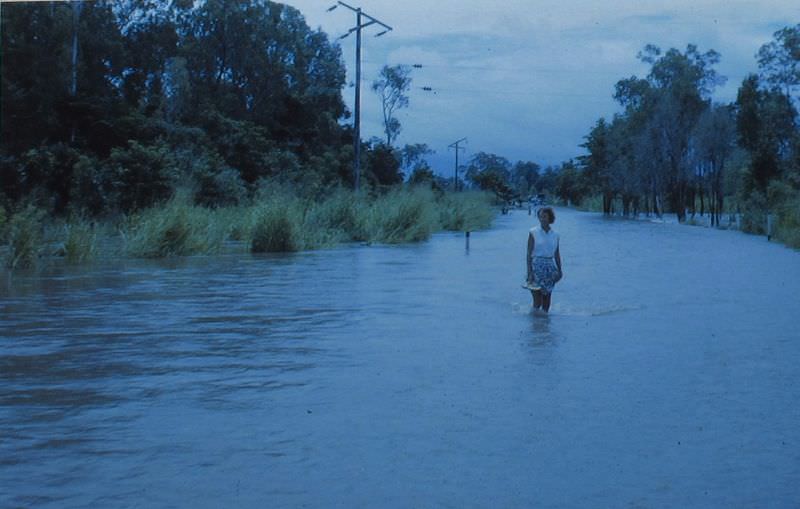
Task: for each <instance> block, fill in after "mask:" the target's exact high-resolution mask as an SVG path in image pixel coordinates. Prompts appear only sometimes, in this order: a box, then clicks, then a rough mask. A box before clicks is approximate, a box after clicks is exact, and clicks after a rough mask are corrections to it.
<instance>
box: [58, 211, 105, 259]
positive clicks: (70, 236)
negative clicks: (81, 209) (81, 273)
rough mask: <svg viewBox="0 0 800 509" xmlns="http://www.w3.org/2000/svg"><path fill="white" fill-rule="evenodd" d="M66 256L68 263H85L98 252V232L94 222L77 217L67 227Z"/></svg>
mask: <svg viewBox="0 0 800 509" xmlns="http://www.w3.org/2000/svg"><path fill="white" fill-rule="evenodd" d="M64 228H65V230H66V239H65V240H64V257H65V258H66V260H67V262H68V263H85V262H88V261H91V260H93V259H94V257H95V256H96V254H97V233H96V232H95V228H94V226H93V225H92V224H90V223H88V222H87V221H86V220H83V219H76V220H74V221H73V222H70V223H68V224H67V225H66V226H65V227H64Z"/></svg>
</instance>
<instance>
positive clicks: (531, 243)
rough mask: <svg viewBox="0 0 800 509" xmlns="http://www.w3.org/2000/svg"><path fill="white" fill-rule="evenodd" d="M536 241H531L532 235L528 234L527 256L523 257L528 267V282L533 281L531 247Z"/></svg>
mask: <svg viewBox="0 0 800 509" xmlns="http://www.w3.org/2000/svg"><path fill="white" fill-rule="evenodd" d="M535 242H536V241H534V240H533V234H531V233H530V232H529V233H528V254H527V256H526V257H525V260H526V265H527V267H528V281H533V247H534V244H535Z"/></svg>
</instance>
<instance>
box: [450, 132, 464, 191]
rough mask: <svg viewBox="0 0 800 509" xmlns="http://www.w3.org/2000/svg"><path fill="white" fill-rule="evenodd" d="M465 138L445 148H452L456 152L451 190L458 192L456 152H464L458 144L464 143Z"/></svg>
mask: <svg viewBox="0 0 800 509" xmlns="http://www.w3.org/2000/svg"><path fill="white" fill-rule="evenodd" d="M466 141H467V139H466V138H461V139H460V140H457V141H454V142H453V143H451V144H450V145H448V146H447V148H454V149H455V150H456V167H455V171H454V172H453V190H454V191H458V151H459V150H466V149H465V148H464V147H460V146H459V144H461V143H466Z"/></svg>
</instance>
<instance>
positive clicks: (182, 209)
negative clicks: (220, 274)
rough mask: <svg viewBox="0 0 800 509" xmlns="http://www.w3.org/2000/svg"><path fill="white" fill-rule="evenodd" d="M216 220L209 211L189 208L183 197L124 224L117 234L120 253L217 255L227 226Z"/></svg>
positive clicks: (146, 256) (138, 255)
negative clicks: (119, 240) (121, 250)
mask: <svg viewBox="0 0 800 509" xmlns="http://www.w3.org/2000/svg"><path fill="white" fill-rule="evenodd" d="M216 216H217V214H216V213H215V211H214V210H213V209H207V208H204V207H199V206H196V205H191V204H190V203H189V201H188V200H187V199H186V198H185V197H184V196H177V197H175V198H173V199H172V200H170V201H169V202H168V203H167V204H166V205H163V206H157V207H153V208H150V209H147V210H145V211H143V212H142V213H141V214H139V215H137V216H134V217H132V218H130V219H129V220H128V221H127V224H126V225H125V226H123V228H122V230H121V233H122V235H123V239H124V243H125V248H124V251H125V253H126V254H128V255H129V256H134V257H142V258H163V257H167V256H185V255H195V254H209V253H215V252H219V251H220V249H221V248H222V243H223V241H224V240H225V237H226V235H227V234H228V231H229V226H228V225H226V224H223V223H221V222H220V221H218V220H217V219H218V218H217V217H216Z"/></svg>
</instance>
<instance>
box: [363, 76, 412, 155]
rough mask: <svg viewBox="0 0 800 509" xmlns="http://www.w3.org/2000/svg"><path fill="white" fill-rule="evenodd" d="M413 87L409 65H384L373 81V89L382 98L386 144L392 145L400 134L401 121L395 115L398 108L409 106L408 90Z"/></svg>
mask: <svg viewBox="0 0 800 509" xmlns="http://www.w3.org/2000/svg"><path fill="white" fill-rule="evenodd" d="M410 88H411V68H410V67H409V66H407V65H395V66H388V65H384V66H383V68H382V69H381V73H380V75H379V76H378V78H377V79H376V80H375V81H374V82H373V83H372V90H373V91H374V92H375V93H377V94H378V96H379V97H380V99H381V111H382V112H383V132H384V133H385V134H386V144H387V145H390V146H391V145H392V142H394V141H395V140H396V139H397V136H398V135H399V134H400V130H401V125H400V121H399V120H398V119H397V117H396V116H395V113H396V112H397V110H399V109H402V108H406V107H408V94H407V92H408V90H409V89H410Z"/></svg>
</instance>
